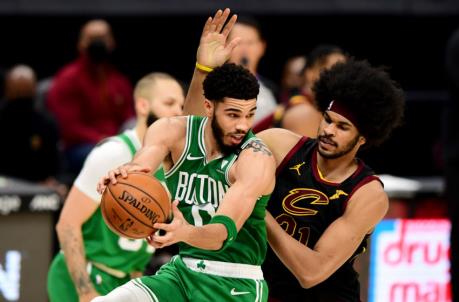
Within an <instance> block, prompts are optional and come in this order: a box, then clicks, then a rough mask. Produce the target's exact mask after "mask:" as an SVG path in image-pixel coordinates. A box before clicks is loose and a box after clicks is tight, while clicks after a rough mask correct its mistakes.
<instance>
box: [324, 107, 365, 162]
mask: <svg viewBox="0 0 459 302" xmlns="http://www.w3.org/2000/svg"><path fill="white" fill-rule="evenodd" d="M317 139H318V151H319V154H320V155H322V156H323V157H324V158H328V159H335V158H339V157H342V156H344V155H346V154H349V153H350V152H354V154H355V152H357V150H358V148H359V147H360V146H361V145H362V144H364V143H365V139H364V138H363V137H362V136H361V135H360V134H359V132H358V130H357V128H356V127H355V126H354V124H352V122H351V121H349V120H348V119H346V118H345V117H343V116H342V115H340V114H338V113H335V112H333V111H327V112H325V114H324V118H323V119H322V122H321V124H320V127H319V133H318V135H317Z"/></svg>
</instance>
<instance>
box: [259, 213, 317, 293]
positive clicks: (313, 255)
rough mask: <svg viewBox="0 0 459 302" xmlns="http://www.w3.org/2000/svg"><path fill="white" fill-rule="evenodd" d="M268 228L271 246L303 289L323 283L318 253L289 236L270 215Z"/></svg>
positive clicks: (267, 218)
mask: <svg viewBox="0 0 459 302" xmlns="http://www.w3.org/2000/svg"><path fill="white" fill-rule="evenodd" d="M266 228H267V233H268V242H269V245H270V246H271V248H272V249H273V251H274V252H275V253H276V255H277V257H278V258H279V259H280V260H281V261H282V263H284V265H285V266H286V267H287V268H288V269H289V270H290V272H292V274H294V275H295V277H296V279H297V280H298V282H300V284H301V286H302V287H304V288H310V287H312V286H314V285H316V284H318V283H320V282H321V281H323V279H324V277H323V267H322V263H323V261H322V259H321V258H320V255H319V254H318V253H317V252H315V251H313V250H311V249H310V248H308V247H307V246H304V245H302V244H301V243H299V242H298V241H296V240H295V239H294V238H292V237H291V236H290V235H288V234H287V233H286V232H285V231H284V230H283V229H282V228H281V227H280V226H279V224H278V223H277V222H276V220H275V219H274V218H273V217H272V216H271V214H269V213H267V215H266ZM321 267H322V268H321Z"/></svg>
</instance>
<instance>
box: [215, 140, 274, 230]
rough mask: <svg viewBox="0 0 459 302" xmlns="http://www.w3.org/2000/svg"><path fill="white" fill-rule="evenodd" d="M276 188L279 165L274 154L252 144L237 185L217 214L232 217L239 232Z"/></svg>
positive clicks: (237, 169) (237, 171) (240, 166)
mask: <svg viewBox="0 0 459 302" xmlns="http://www.w3.org/2000/svg"><path fill="white" fill-rule="evenodd" d="M274 184H275V162H274V158H273V157H272V154H271V152H270V151H269V150H268V149H267V148H266V146H264V144H262V143H261V144H260V143H259V142H258V141H253V142H251V143H250V144H249V145H248V147H247V148H246V149H244V151H243V152H241V155H240V157H239V158H238V161H237V166H236V167H235V175H234V184H233V185H232V186H231V187H230V189H229V190H228V192H227V193H226V194H225V197H224V198H223V201H222V204H221V205H220V207H219V209H218V211H217V214H223V215H227V216H229V217H231V218H232V219H233V220H234V221H235V223H236V226H237V228H238V230H239V229H240V228H241V227H242V225H243V224H244V223H245V221H246V220H247V218H248V217H249V216H250V214H251V213H252V211H253V208H254V207H255V204H256V202H257V200H258V198H259V197H260V196H262V195H266V194H269V193H271V192H272V190H273V188H274Z"/></svg>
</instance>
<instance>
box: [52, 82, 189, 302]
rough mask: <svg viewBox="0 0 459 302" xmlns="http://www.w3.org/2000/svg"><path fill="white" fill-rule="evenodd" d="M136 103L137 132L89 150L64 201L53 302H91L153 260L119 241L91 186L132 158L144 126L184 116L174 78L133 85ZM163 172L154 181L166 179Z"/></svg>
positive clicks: (145, 248) (140, 246)
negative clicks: (103, 216) (107, 221)
mask: <svg viewBox="0 0 459 302" xmlns="http://www.w3.org/2000/svg"><path fill="white" fill-rule="evenodd" d="M134 99H135V108H136V113H137V121H136V127H135V128H134V129H129V130H127V131H125V132H124V133H122V134H121V135H119V136H116V137H112V138H109V139H106V140H104V141H103V142H101V143H100V144H99V145H98V146H97V147H95V148H94V149H93V150H92V152H91V153H90V154H89V156H88V158H87V159H86V162H85V164H84V167H83V169H82V171H81V172H80V174H79V176H78V178H77V179H76V180H75V183H74V184H73V187H72V189H71V191H70V194H69V195H68V197H67V200H66V202H65V206H64V208H63V210H62V213H61V216H60V218H59V222H58V224H57V227H56V229H57V233H58V236H59V241H60V245H61V248H62V252H61V253H59V254H58V255H57V256H56V257H55V259H54V261H53V263H52V265H51V268H50V270H49V273H48V293H49V297H50V300H51V301H66V302H67V301H69V302H72V301H75V302H77V301H80V302H83V301H90V300H91V299H92V298H94V297H96V296H99V295H100V294H106V293H108V292H109V291H111V290H112V289H114V288H115V287H117V286H119V285H121V284H124V283H125V282H127V281H129V280H130V279H131V276H130V275H131V274H137V275H139V273H140V272H142V271H143V270H144V268H145V265H146V264H147V263H148V261H149V260H150V258H151V255H152V252H153V250H154V249H153V248H152V247H151V246H149V245H148V244H147V242H146V241H145V240H129V239H125V238H121V237H119V236H118V235H116V234H114V233H113V232H112V231H110V229H108V228H107V226H106V224H105V223H104V221H103V219H102V215H101V212H100V209H99V202H100V195H99V194H98V193H97V191H96V190H95V186H96V184H97V181H98V180H99V178H100V177H102V176H103V175H105V174H106V173H107V171H108V170H110V169H113V168H115V167H117V166H119V165H121V164H123V163H126V162H129V161H130V160H131V159H132V158H133V156H134V154H135V152H136V150H138V149H139V148H140V146H141V140H142V138H143V136H144V134H145V132H146V130H147V125H149V124H151V123H152V122H153V121H154V120H155V119H157V118H159V117H168V116H175V115H180V114H181V113H182V104H183V100H184V95H183V90H182V88H181V86H180V85H179V84H178V83H177V81H176V80H175V79H174V78H172V77H171V76H169V75H167V74H163V73H152V74H149V75H147V76H145V77H143V78H142V79H141V80H140V81H139V82H138V83H137V85H136V87H135V89H134ZM162 172H163V171H162V170H159V171H158V172H157V173H156V177H158V178H160V179H161V178H162V179H164V174H163V173H162ZM136 272H137V273H136Z"/></svg>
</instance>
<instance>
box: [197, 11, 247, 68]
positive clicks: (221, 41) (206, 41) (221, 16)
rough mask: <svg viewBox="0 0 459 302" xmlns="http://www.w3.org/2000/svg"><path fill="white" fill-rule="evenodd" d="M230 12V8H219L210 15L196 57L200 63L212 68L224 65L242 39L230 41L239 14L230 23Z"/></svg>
mask: <svg viewBox="0 0 459 302" xmlns="http://www.w3.org/2000/svg"><path fill="white" fill-rule="evenodd" d="M229 14H230V9H229V8H226V9H225V10H224V11H222V10H218V11H217V12H216V13H215V16H214V17H213V18H212V17H209V18H208V19H207V22H206V24H205V25H204V29H203V31H202V35H201V40H200V42H199V47H198V52H197V55H196V59H197V61H198V63H199V64H201V65H205V66H208V67H211V68H214V67H218V66H220V65H223V64H224V63H225V62H226V61H228V59H229V58H230V57H231V53H232V51H233V49H234V48H235V47H236V46H237V45H238V44H239V42H240V41H241V39H240V38H239V37H236V38H234V39H233V40H232V41H230V42H229V43H228V41H227V39H228V35H229V33H230V32H231V29H232V28H233V26H234V24H235V23H236V20H237V15H233V16H232V17H231V18H230V19H229V21H228V23H227V24H226V25H225V22H226V20H227V19H228V16H229Z"/></svg>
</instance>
